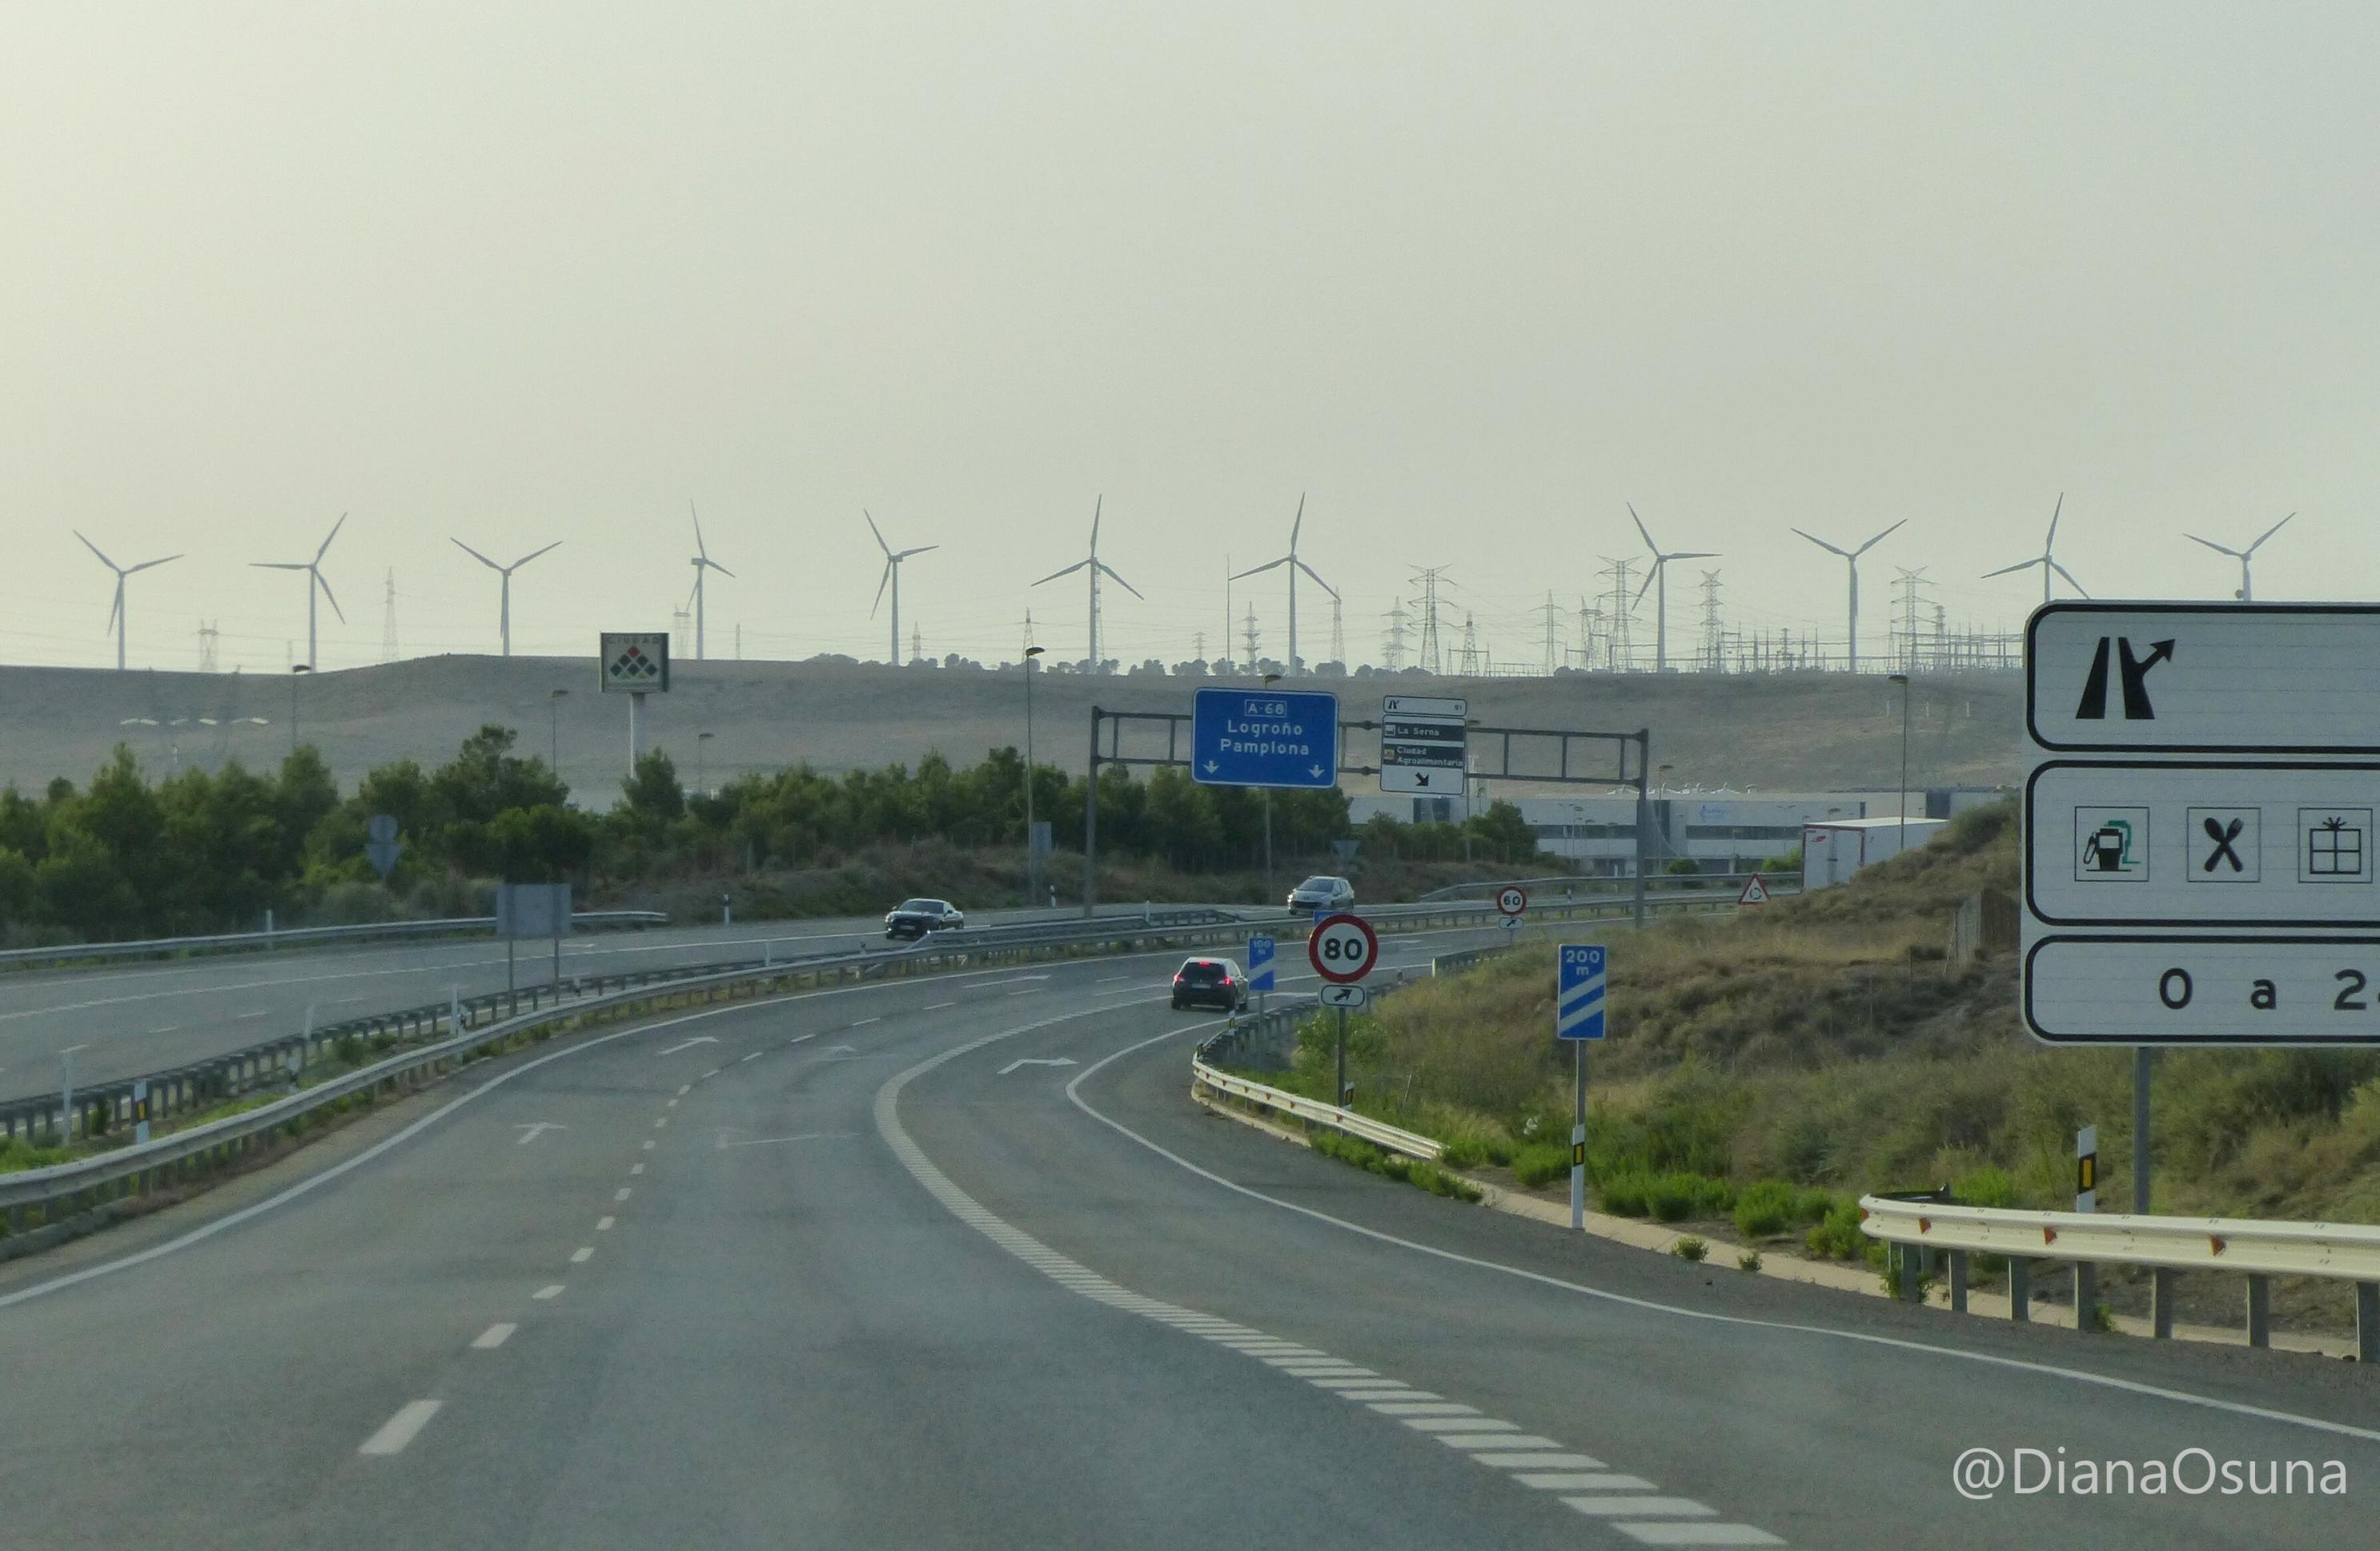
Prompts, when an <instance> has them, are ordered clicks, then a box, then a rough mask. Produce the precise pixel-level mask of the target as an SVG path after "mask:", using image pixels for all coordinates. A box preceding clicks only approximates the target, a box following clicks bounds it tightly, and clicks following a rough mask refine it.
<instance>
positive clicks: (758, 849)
mask: <svg viewBox="0 0 2380 1551" xmlns="http://www.w3.org/2000/svg"><path fill="white" fill-rule="evenodd" d="M517 743H518V735H517V734H516V732H515V731H514V730H513V729H512V728H509V727H493V726H490V727H481V728H480V730H479V731H477V732H475V733H473V734H472V735H471V736H470V737H468V738H467V739H464V740H463V743H462V746H461V747H460V748H459V749H458V750H457V751H456V752H455V757H454V758H453V759H452V760H449V761H447V762H446V763H443V764H441V765H438V766H436V767H435V768H430V769H425V768H424V767H423V766H422V765H421V764H420V763H418V762H416V761H413V760H399V761H396V762H395V763H390V764H383V765H380V766H377V767H375V768H374V769H372V770H371V771H370V772H369V773H368V774H366V775H364V776H363V777H362V779H361V780H359V781H358V782H357V783H356V786H355V788H354V789H353V790H352V791H350V792H346V793H344V794H343V793H342V792H341V791H340V790H339V788H338V786H337V783H336V782H335V781H334V779H333V778H332V775H331V773H330V771H329V768H328V767H327V766H326V765H325V764H324V763H323V762H322V756H321V755H320V754H319V753H317V752H316V751H314V750H313V749H312V748H310V747H308V748H301V749H299V750H297V751H294V752H292V753H291V754H290V755H289V756H288V757H287V758H285V759H284V760H283V761H282V762H281V765H280V768H279V770H278V771H277V772H273V773H272V774H261V773H256V772H251V771H249V770H248V769H247V768H245V767H244V766H242V765H240V764H239V763H237V762H235V763H229V764H226V765H225V766H224V767H223V768H222V769H221V770H218V771H213V772H209V771H204V770H196V769H192V770H182V771H176V772H175V773H173V774H171V775H165V776H164V777H162V778H160V779H157V780H154V781H152V780H149V779H147V778H145V777H144V776H143V775H141V773H140V768H139V766H138V764H137V763H135V761H134V759H133V757H132V753H131V751H130V750H129V749H127V748H123V747H118V748H117V749H116V751H115V755H114V757H113V758H111V759H110V760H109V762H108V763H106V764H104V765H103V766H102V767H101V768H100V769H99V770H98V772H97V773H95V774H94V775H92V776H91V780H90V782H89V783H88V785H86V786H84V787H81V788H77V787H76V786H75V785H74V783H73V782H71V781H69V780H67V779H65V778H64V777H60V778H59V779H56V780H54V781H52V782H51V783H50V784H49V786H48V787H47V788H44V789H43V790H42V792H41V793H40V794H39V795H38V796H29V795H27V794H25V793H23V792H20V791H18V790H17V789H16V788H14V787H11V788H7V789H6V791H0V932H5V934H6V937H7V938H8V940H9V941H11V942H13V943H34V942H45V941H56V940H61V939H67V940H73V939H80V940H86V941H100V940H106V939H125V938H136V937H150V936H180V935H187V934H200V933H209V932H225V931H241V930H251V929H254V928H255V927H258V926H260V925H261V924H262V922H263V919H264V915H265V912H266V911H267V910H273V911H275V912H277V914H278V917H279V919H280V920H281V921H283V922H293V921H296V920H299V919H333V920H370V919H374V918H377V917H383V916H388V915H395V914H422V913H434V914H468V913H483V912H484V911H485V910H486V909H487V908H488V907H487V903H486V894H487V889H488V885H492V884H493V883H495V882H514V883H544V882H560V881H565V880H567V881H570V882H573V883H574V884H576V885H577V886H578V890H579V893H580V898H581V899H582V901H586V900H591V899H594V898H600V897H601V896H602V895H603V894H604V893H606V892H607V891H611V890H615V889H618V888H622V887H626V886H633V885H637V884H639V883H644V882H650V881H654V880H658V879H667V878H677V877H690V876H696V875H700V874H705V873H750V872H757V871H762V870H775V871H793V870H800V869H808V868H821V867H832V866H834V865H836V864H838V863H839V862H840V861H844V860H845V859H846V858H848V857H850V856H852V855H853V854H854V853H856V852H857V851H860V850H862V849H865V848H868V847H870V846H880V845H884V844H888V843H902V842H912V841H919V840H924V839H928V838H939V839H941V840H943V841H946V842H948V843H950V844H952V845H955V846H960V847H968V848H984V849H994V848H1015V849H1018V850H1019V851H1020V852H1021V850H1022V848H1023V847H1024V845H1025V840H1026V836H1025V809H1026V800H1025V794H1026V781H1027V780H1028V779H1029V780H1030V781H1031V783H1032V794H1033V810H1034V816H1035V817H1036V818H1037V819H1041V820H1045V821H1047V822H1048V823H1049V824H1050V825H1051V826H1052V831H1053V844H1054V846H1055V847H1056V849H1060V850H1070V851H1075V852H1079V851H1080V849H1081V844H1082V832H1083V812H1084V807H1085V805H1086V802H1087V799H1088V795H1089V793H1088V788H1087V784H1086V783H1085V781H1084V779H1083V778H1082V777H1081V776H1079V775H1068V774H1067V773H1065V772H1064V771H1062V770H1059V769H1057V768H1055V767H1052V766H1049V765H1037V766H1036V767H1035V768H1034V769H1033V770H1032V772H1031V773H1030V775H1029V776H1028V774H1027V772H1026V768H1025V762H1024V760H1023V758H1022V757H1021V756H1020V755H1019V754H1018V753H1017V751H1015V750H1014V749H1013V748H1002V749H995V750H992V751H990V752H989V753H987V754H986V755H985V757H984V758H983V759H982V760H981V761H979V762H977V763H975V764H972V765H968V766H965V767H964V768H961V767H956V766H953V764H952V763H950V762H949V761H948V760H947V759H945V758H943V757H942V756H941V755H940V754H928V755H927V756H926V757H925V758H923V759H922V760H920V761H918V762H917V764H916V766H915V767H914V768H912V767H910V766H907V765H902V764H890V765H885V766H883V767H881V768H879V769H873V770H853V771H848V772H845V773H844V774H842V775H827V774H823V773H821V772H820V771H816V770H813V769H811V768H810V767H809V766H807V765H806V764H805V765H795V766H792V767H790V768H787V769H783V770H778V771H773V772H767V773H755V774H747V775H738V776H736V777H735V778H734V779H732V780H730V781H728V782H726V783H725V784H724V785H722V786H721V787H720V788H717V789H716V790H714V791H709V792H688V791H686V788H685V787H684V785H683V783H681V781H680V780H679V778H678V775H677V770H676V766H675V765H674V763H673V762H672V761H671V759H670V756H669V755H668V754H667V753H666V752H664V751H659V750H655V751H648V752H647V753H646V754H645V755H644V756H643V757H642V758H640V759H639V760H638V761H637V763H636V766H635V768H634V769H633V770H632V771H631V773H630V774H629V775H627V777H626V778H625V780H623V781H622V783H621V786H620V790H619V795H618V796H617V798H616V799H615V800H613V803H612V805H611V806H610V807H609V808H608V809H606V810H603V811H601V812H598V811H596V810H594V809H592V808H591V807H589V806H584V805H578V804H574V803H573V802H572V800H571V792H570V788H568V787H567V786H566V785H565V783H564V782H563V781H562V780H561V778H560V777H559V776H558V775H555V773H554V772H553V769H552V768H550V767H549V766H548V765H547V764H546V763H545V762H544V761H543V760H541V759H538V758H536V757H533V756H524V755H522V754H521V753H519V752H518V751H517ZM1266 807H1267V803H1266V800H1265V796H1264V794H1263V793H1261V792H1258V791H1253V790H1248V789H1245V788H1234V787H1207V786H1200V785H1198V784H1196V783H1195V782H1193V781H1192V780H1191V779H1190V777H1189V775H1188V773H1187V772H1186V771H1184V770H1179V769H1174V768H1171V767H1160V768H1157V769H1154V770H1152V771H1151V772H1150V773H1149V774H1148V775H1147V778H1146V779H1141V778H1136V777H1135V775H1133V774H1132V772H1131V771H1130V770H1128V769H1126V768H1124V767H1122V766H1115V765H1111V766H1109V767H1107V768H1106V769H1103V770H1102V771H1101V772H1100V773H1099V849H1100V852H1101V854H1102V855H1103V856H1115V857H1133V858H1139V859H1146V860H1148V861H1155V862H1160V863H1162V864H1163V865H1165V866H1168V867H1172V868H1173V869H1176V870H1178V871H1181V872H1184V873H1221V872H1232V871H1245V870H1248V869H1252V868H1255V867H1257V866H1259V865H1261V864H1262V861H1263V857H1264V845H1265V825H1266V822H1267V816H1266V812H1265V810H1266ZM1269 807H1270V826H1271V834H1272V847H1273V853H1274V855H1275V856H1276V857H1277V858H1279V859H1281V861H1287V862H1294V861H1312V860H1315V859H1320V858H1325V857H1328V856H1330V854H1331V842H1333V841H1338V840H1346V839H1358V840H1359V841H1360V844H1361V846H1362V848H1363V849H1364V850H1365V851H1366V852H1369V853H1371V854H1375V855H1383V856H1386V855H1395V856H1402V857H1405V858H1408V859H1413V860H1425V861H1427V860H1451V859H1454V858H1457V857H1460V856H1462V855H1463V854H1464V850H1465V847H1466V845H1467V846H1468V847H1469V848H1470V851H1471V854H1473V855H1475V856H1478V857H1481V858H1483V859H1488V860H1499V861H1523V860H1525V859H1526V858H1527V857H1528V856H1529V855H1530V854H1532V853H1533V852H1534V851H1535V849H1536V846H1535V840H1534V838H1533V837H1531V836H1530V834H1529V831H1528V828H1527V826H1526V825H1525V824H1523V823H1522V822H1521V818H1520V814H1519V812H1517V811H1516V810H1514V809H1513V808H1512V806H1511V805H1510V804H1508V803H1496V804H1493V805H1491V806H1490V807H1489V808H1488V810H1487V811H1486V812H1483V813H1481V814H1480V815H1478V816H1477V817H1475V818H1474V819H1472V820H1471V821H1469V822H1468V824H1419V825H1415V824H1397V823H1395V822H1394V821H1392V820H1388V819H1383V818H1376V819H1373V820H1371V821H1370V822H1368V823H1366V824H1365V825H1364V826H1363V827H1362V830H1361V831H1360V834H1359V832H1358V831H1357V830H1355V829H1354V828H1353V827H1351V825H1350V823H1349V816H1348V804H1347V798H1346V795H1345V794H1344V793H1343V792H1341V791H1338V790H1336V789H1330V790H1324V791H1277V792H1274V793H1273V794H1272V796H1271V801H1270V804H1269ZM378 814H386V815H388V816H389V817H391V818H393V819H395V821H396V826H397V835H398V837H399V839H400V841H401V842H402V846H403V850H402V852H401V854H400V856H399V858H398V860H397V862H396V864H395V869H394V871H393V872H392V873H391V874H390V875H389V877H388V879H387V881H386V883H385V884H383V882H382V880H381V879H380V878H379V876H378V874H377V873H376V872H375V870H374V869H373V867H372V865H371V863H370V860H369V859H368V857H367V855H366V851H365V843H366V838H367V834H368V826H369V824H370V820H371V819H372V817H373V816H375V815H378Z"/></svg>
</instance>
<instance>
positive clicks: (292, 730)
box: [289, 663, 314, 754]
mask: <svg viewBox="0 0 2380 1551" xmlns="http://www.w3.org/2000/svg"><path fill="white" fill-rule="evenodd" d="M313 671H314V665H313V664H311V663H292V664H290V665H289V751H290V752H291V753H292V754H295V753H296V752H297V680H298V679H299V678H303V677H305V676H306V675H307V674H310V673H311V672H313Z"/></svg>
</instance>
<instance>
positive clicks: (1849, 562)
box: [1793, 517, 1909, 673]
mask: <svg viewBox="0 0 2380 1551" xmlns="http://www.w3.org/2000/svg"><path fill="white" fill-rule="evenodd" d="M1908 520H1909V519H1907V518H1905V517H1904V518H1902V519H1900V522H1896V523H1894V524H1893V525H1892V526H1891V527H1890V528H1887V529H1886V530H1885V531H1883V532H1881V533H1878V534H1877V535H1876V537H1874V538H1872V539H1870V540H1868V541H1867V543H1864V544H1862V545H1860V546H1859V547H1858V548H1857V549H1845V548H1843V547H1842V546H1841V545H1840V544H1831V543H1828V542H1827V541H1826V540H1824V539H1822V538H1820V537H1818V535H1817V534H1815V533H1811V532H1805V531H1803V530H1802V529H1799V528H1796V529H1794V530H1793V531H1795V532H1797V533H1800V534H1801V535H1802V536H1803V538H1805V539H1807V540H1809V541H1810V542H1811V543H1814V544H1816V545H1817V546H1818V547H1819V548H1820V549H1823V550H1825V551H1826V552H1827V553H1828V554H1829V555H1840V556H1842V557H1843V564H1844V565H1846V566H1848V567H1849V568H1851V574H1852V592H1851V609H1850V615H1849V618H1850V625H1849V632H1848V638H1847V639H1848V640H1849V641H1850V643H1851V644H1850V653H1851V671H1852V672H1853V673H1857V672H1858V671H1859V563H1860V556H1863V555H1865V554H1866V553H1867V552H1868V551H1869V550H1871V549H1874V548H1875V547H1876V545H1877V544H1880V543H1883V542H1884V541H1885V539H1886V537H1887V536H1888V535H1889V534H1891V533H1892V532H1894V531H1897V530H1898V529H1900V527H1901V525H1902V524H1903V523H1906V522H1907V521H1908Z"/></svg>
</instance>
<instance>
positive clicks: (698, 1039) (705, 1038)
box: [654, 1034, 719, 1056]
mask: <svg viewBox="0 0 2380 1551" xmlns="http://www.w3.org/2000/svg"><path fill="white" fill-rule="evenodd" d="M718 1043H719V1041H718V1040H716V1039H714V1038H713V1037H711V1036H710V1035H709V1034H697V1035H695V1036H694V1037H693V1038H692V1039H690V1040H687V1041H686V1043H685V1044H673V1045H671V1046H670V1047H669V1048H668V1049H667V1050H657V1051H655V1052H654V1054H655V1055H657V1056H674V1055H676V1054H677V1053H678V1052H679V1051H681V1050H691V1049H693V1048H694V1047H695V1046H696V1045H698V1044H718Z"/></svg>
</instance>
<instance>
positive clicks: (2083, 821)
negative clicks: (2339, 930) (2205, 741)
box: [2024, 760, 2380, 931]
mask: <svg viewBox="0 0 2380 1551" xmlns="http://www.w3.org/2000/svg"><path fill="white" fill-rule="evenodd" d="M2376 804H2380V764H2373V763H2348V762H2343V761H2342V762H2338V763H2320V764H2315V763H2289V764H2283V763H2251V762H2242V761H2237V760H2210V761H2192V762H2187V763H2182V762H2168V763H2156V764H2121V763H2106V762H2100V761H2080V760H2052V761H2050V762H2048V763H2045V764H2043V765H2041V766H2039V767H2038V768H2036V769H2035V770H2034V774H2033V778H2032V779H2031V780H2030V781H2028V782H2027V783H2026V784H2025V817H2024V833H2025V836H2026V839H2027V845H2028V849H2029V855H2028V856H2027V858H2026V868H2025V908H2026V910H2027V912H2028V913H2029V914H2030V915H2031V916H2032V917H2033V918H2034V919H2035V920H2037V921H2038V922H2041V923H2043V924H2044V925H2046V926H2076V925H2098V926H2155V925H2167V926H2177V927H2219V926H2326V927H2347V928H2355V929H2362V930H2373V931H2380V873H2376V872H2375V869H2374V855H2375V849H2380V848H2375V844H2374V842H2375V838H2380V837H2375V834H2374V828H2373V821H2374V814H2375V805H2376Z"/></svg>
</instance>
